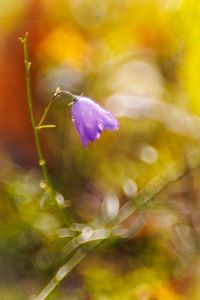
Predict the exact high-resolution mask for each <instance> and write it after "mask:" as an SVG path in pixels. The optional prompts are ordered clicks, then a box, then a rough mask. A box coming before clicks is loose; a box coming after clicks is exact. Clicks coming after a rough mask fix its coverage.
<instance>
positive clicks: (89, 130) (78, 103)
mask: <svg viewBox="0 0 200 300" xmlns="http://www.w3.org/2000/svg"><path fill="white" fill-rule="evenodd" d="M72 121H73V122H74V124H75V126H76V129H77V131H78V133H79V135H80V138H81V142H82V144H83V146H84V147H87V144H88V142H94V141H95V140H96V139H97V138H99V137H100V135H101V133H102V132H103V131H104V130H112V131H114V130H117V129H118V128H119V125H118V121H117V120H116V119H115V118H114V116H113V115H112V114H111V112H109V111H107V110H105V109H103V108H102V107H101V106H100V105H98V104H97V103H95V102H94V101H92V100H91V99H89V98H87V97H80V98H77V99H75V101H74V103H73V104H72Z"/></svg>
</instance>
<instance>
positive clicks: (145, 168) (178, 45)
mask: <svg viewBox="0 0 200 300" xmlns="http://www.w3.org/2000/svg"><path fill="white" fill-rule="evenodd" d="M199 28H200V2H199V1H198V0H190V1H187V0H17V1H16V0H7V1H6V0H0V93H1V96H0V299H2V300H18V299H19V300H23V299H30V300H31V299H33V297H34V296H33V295H35V294H37V293H38V292H39V291H40V290H41V289H42V288H43V287H44V286H45V284H46V283H47V282H48V281H49V280H50V279H51V278H52V276H53V275H54V274H55V273H56V272H57V270H58V268H59V266H61V265H62V264H63V263H64V262H65V261H66V258H65V251H66V249H68V248H66V247H68V246H67V245H68V242H70V241H72V240H73V238H74V236H73V235H72V236H71V235H70V234H67V233H68V231H67V227H66V226H64V224H63V223H62V221H61V220H60V218H59V215H58V212H57V209H56V208H55V207H54V205H53V204H52V203H51V201H50V200H49V199H48V197H47V195H46V193H45V190H44V183H43V180H42V176H41V171H40V169H39V168H38V166H37V154H36V150H35V145H34V139H33V132H32V128H31V125H30V120H29V115H28V108H27V99H26V86H25V71H24V58H23V49H22V45H21V43H20V41H19V37H23V36H24V34H25V32H29V37H28V38H29V56H30V60H31V62H32V65H31V89H32V97H33V107H34V112H35V116H36V119H37V120H38V121H39V119H40V118H41V115H42V113H43V111H44V108H45V107H46V105H47V104H48V101H49V100H50V98H51V97H52V95H53V93H54V91H55V89H56V87H58V86H59V87H61V88H62V89H64V90H68V91H70V92H72V93H75V94H78V95H79V94H81V93H83V92H84V94H85V95H86V96H88V97H90V98H92V99H94V100H95V101H96V102H98V103H100V104H101V105H102V106H103V107H105V108H107V109H109V110H110V111H112V112H113V114H114V115H115V116H116V117H117V118H118V119H119V122H120V128H119V130H118V131H117V132H114V133H113V132H105V133H103V134H102V136H101V138H100V139H99V140H97V141H95V143H94V144H90V145H89V147H88V149H84V148H83V147H82V145H81V142H80V139H79V136H78V133H77V132H76V129H75V127H74V124H73V123H72V121H71V111H70V107H69V106H68V102H69V99H66V97H60V98H59V99H57V101H55V102H54V103H53V106H52V108H51V110H50V112H49V114H48V116H47V122H49V123H50V124H56V128H55V129H45V130H41V131H40V139H41V143H42V147H43V151H44V156H45V158H46V160H47V165H48V169H49V172H50V174H51V177H52V181H53V184H54V186H55V188H56V190H57V191H58V192H59V194H58V199H59V203H60V205H61V206H62V209H63V211H64V213H65V215H66V218H67V220H68V225H69V226H71V227H70V228H73V230H74V232H75V233H74V234H75V235H76V232H78V231H79V229H80V228H84V226H83V225H80V224H85V225H86V226H87V225H88V224H91V223H92V222H96V220H99V218H100V219H102V220H104V221H105V222H106V221H110V220H112V219H113V218H114V217H115V216H116V215H117V214H118V210H119V207H121V206H122V205H123V204H124V203H126V202H127V201H133V203H134V199H135V198H134V197H135V195H137V192H138V191H140V190H141V189H143V188H144V187H145V186H146V184H148V183H149V182H150V181H151V180H152V179H153V180H154V182H155V185H156V186H158V187H159V184H160V180H161V177H160V174H163V172H164V173H165V172H166V170H167V180H169V181H170V184H167V187H166V188H165V189H163V190H162V192H161V193H159V195H158V196H157V197H153V198H151V199H150V201H148V202H147V203H145V205H144V204H143V203H140V201H138V203H137V210H136V211H135V213H134V214H132V215H131V216H130V217H129V218H128V219H127V220H126V221H125V222H123V224H122V227H123V229H124V230H128V232H129V235H128V237H127V238H122V239H121V238H118V239H110V238H108V239H107V240H106V241H105V242H104V243H103V244H102V245H101V246H100V247H98V248H97V249H95V251H93V252H92V253H91V254H90V255H88V257H87V258H86V260H85V261H84V262H82V263H81V264H80V265H79V266H78V268H76V270H75V271H73V272H72V273H71V274H70V276H69V277H67V278H65V279H64V280H63V282H62V284H61V285H60V286H59V287H58V288H57V289H56V290H55V291H54V293H53V294H52V295H51V296H50V297H49V298H48V299H59V300H62V299H63V300H64V299H70V300H76V299H77V300H78V299H79V300H119V299H120V300H121V299H124V300H126V299H127V300H129V299H130V300H189V299H192V300H198V299H200V274H199V270H198V269H199V266H200V257H199V247H200V215H199V211H198V209H199V203H200V202H199V196H200V174H199V165H200V143H199V141H200V100H199V86H200V85H199V81H200V29H199ZM179 174H182V176H179ZM177 177H180V178H179V180H174V178H177ZM147 194H148V190H147ZM136 220H137V233H135V230H134V229H133V225H134V226H135V222H136ZM81 226H82V227H81ZM77 228H79V229H77ZM132 231H133V232H132ZM131 232H132V233H131ZM67 251H68V250H67Z"/></svg>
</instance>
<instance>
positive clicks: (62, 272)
mask: <svg viewBox="0 0 200 300" xmlns="http://www.w3.org/2000/svg"><path fill="white" fill-rule="evenodd" d="M100 243H101V241H97V242H95V243H93V244H92V245H90V246H87V250H84V248H83V249H79V250H77V251H76V252H75V254H74V255H73V256H72V257H71V258H70V259H69V260H68V262H67V263H66V264H64V265H63V266H62V267H61V268H60V269H59V270H58V272H57V273H56V275H55V276H54V277H53V278H52V279H51V280H50V281H49V283H48V284H47V285H46V287H45V288H44V289H43V290H42V291H41V293H40V294H39V295H38V296H37V297H35V298H34V300H45V299H46V298H47V297H48V296H49V295H50V294H51V293H52V292H53V290H54V289H55V288H56V287H57V286H58V284H59V283H60V282H61V281H62V280H63V278H64V277H66V276H67V275H68V274H69V273H70V272H71V271H72V270H73V269H74V268H75V267H76V266H77V265H78V264H79V263H80V262H81V261H82V260H83V259H84V258H85V257H86V256H87V254H88V251H91V250H92V249H93V248H94V247H96V246H97V245H98V244H100Z"/></svg>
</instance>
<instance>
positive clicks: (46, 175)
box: [20, 33, 66, 222]
mask: <svg viewBox="0 0 200 300" xmlns="http://www.w3.org/2000/svg"><path fill="white" fill-rule="evenodd" d="M20 41H21V42H22V44H23V49H24V64H25V73H26V92H27V100H28V108H29V115H30V120H31V125H32V128H33V133H34V140H35V145H36V149H37V154H38V164H39V166H40V168H41V170H42V174H43V177H44V180H45V183H46V188H47V192H48V193H49V195H50V198H51V199H52V201H53V202H55V203H56V205H57V207H58V208H59V211H60V213H61V215H62V218H63V220H65V222H66V218H65V215H64V213H63V210H62V209H61V208H60V206H59V204H58V202H57V200H56V193H55V191H54V188H53V186H52V184H51V180H50V177H49V173H48V170H47V166H46V161H45V159H44V156H43V153H42V148H41V145H40V139H39V133H38V128H37V126H36V121H35V117H34V113H33V105H32V97H31V85H30V66H31V63H30V62H29V58H28V33H26V34H25V37H24V38H23V39H22V38H20Z"/></svg>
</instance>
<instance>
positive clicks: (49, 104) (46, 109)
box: [37, 97, 54, 128]
mask: <svg viewBox="0 0 200 300" xmlns="http://www.w3.org/2000/svg"><path fill="white" fill-rule="evenodd" d="M53 100H54V97H52V98H51V100H50V101H49V103H48V105H47V107H46V108H45V110H44V113H43V115H42V118H41V120H40V122H39V123H38V126H37V127H38V128H41V126H42V124H43V122H44V119H45V118H46V115H47V113H48V111H49V110H50V108H51V105H52V104H53Z"/></svg>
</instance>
